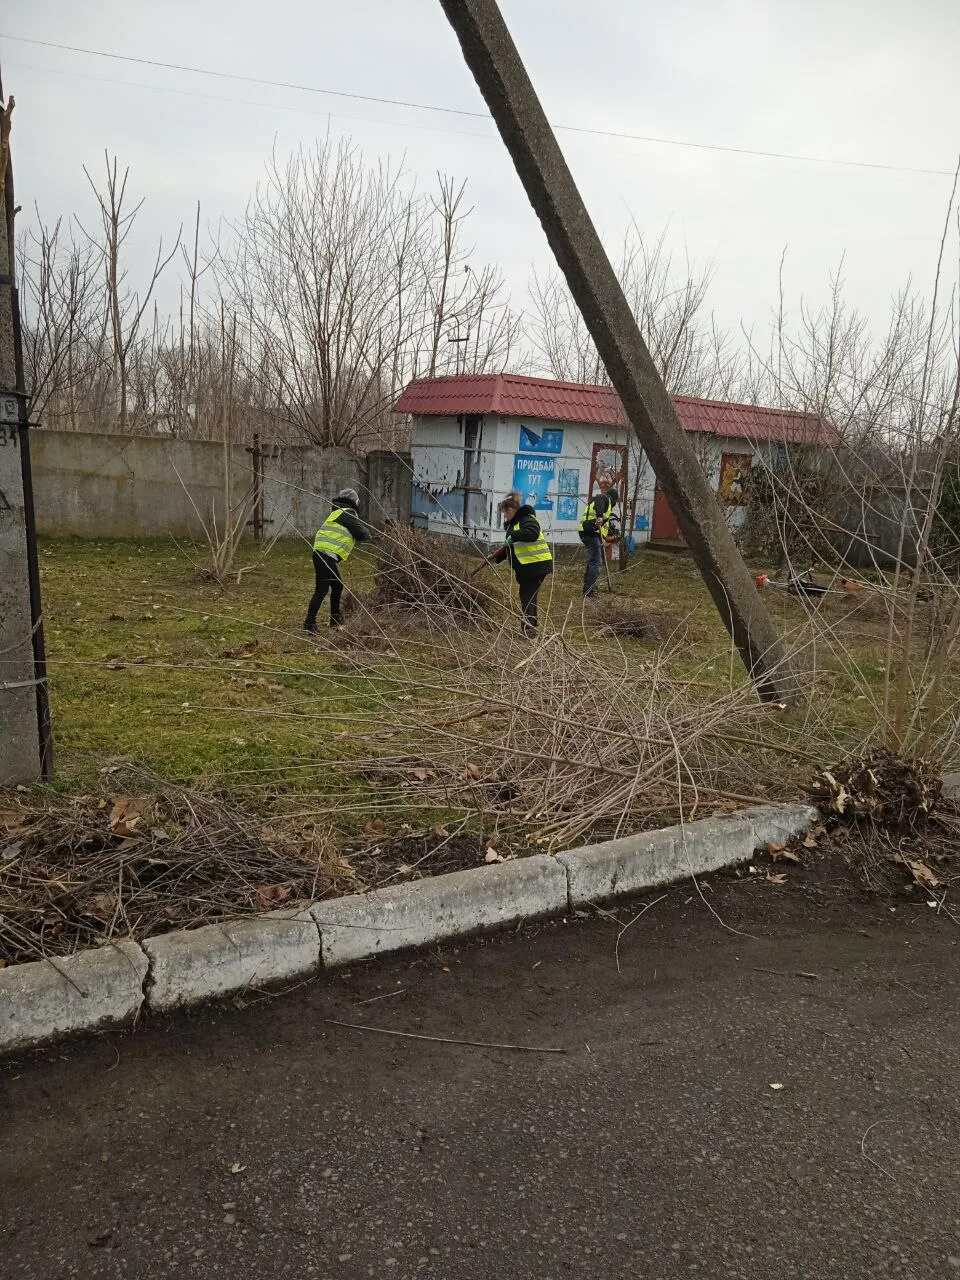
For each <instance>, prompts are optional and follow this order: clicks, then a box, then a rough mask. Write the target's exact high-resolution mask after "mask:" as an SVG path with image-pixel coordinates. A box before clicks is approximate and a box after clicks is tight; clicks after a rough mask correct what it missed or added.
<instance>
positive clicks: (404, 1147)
mask: <svg viewBox="0 0 960 1280" xmlns="http://www.w3.org/2000/svg"><path fill="white" fill-rule="evenodd" d="M705 892H706V896H707V898H708V899H709V900H710V901H711V903H712V904H713V905H714V906H715V907H716V909H717V910H718V911H719V913H720V915H721V916H722V917H723V919H724V921H725V923H726V924H727V925H731V926H733V927H734V928H737V929H740V930H742V931H744V932H747V933H751V934H754V935H756V936H755V937H747V936H743V933H733V932H731V931H730V929H728V928H724V927H721V925H720V924H719V923H718V922H717V920H716V919H715V918H714V916H713V915H711V914H710V913H709V912H708V911H706V910H705V908H704V906H703V904H702V903H701V901H700V899H699V897H697V896H696V895H695V894H692V893H691V891H690V890H689V889H687V888H682V889H677V890H674V891H673V892H672V893H671V894H670V895H669V897H667V898H666V899H665V900H664V901H661V902H658V903H656V905H654V906H652V907H651V908H650V909H649V910H648V911H647V912H646V913H645V914H644V915H643V917H642V918H641V919H639V920H637V921H636V923H635V924H634V925H633V926H632V927H631V928H630V929H629V930H628V931H627V932H626V933H625V934H624V935H623V937H622V939H621V943H620V954H619V959H620V966H621V970H622V971H621V972H618V970H617V963H616V957H615V942H616V938H617V932H618V926H617V925H616V924H615V923H614V922H613V921H612V920H610V919H606V918H590V919H576V920H571V921H570V922H568V923H566V924H560V923H556V924H551V925H545V926H543V927H542V928H540V929H536V930H527V931H524V932H522V933H519V934H515V935H511V936H507V937H498V938H495V939H489V940H486V941H481V942H476V943H472V944H469V945H465V946H461V947H459V948H457V949H452V948H451V949H446V950H444V951H443V952H438V953H435V954H431V955H421V956H418V957H414V958H410V957H405V958H402V959H399V960H395V961H392V962H379V963H376V964H370V965H367V966H364V967H359V968H356V969H354V970H352V971H349V972H347V973H344V974H342V975H340V976H337V977H335V978H332V979H327V980H323V981H319V982H316V983H312V984H310V985H307V986H304V987H302V988H300V989H298V990H297V991H295V992H292V993H288V994H286V995H285V996H283V997H282V998H279V999H273V1000H262V1001H261V1000H256V1001H251V1002H250V1003H248V1004H247V1006H246V1007H244V1008H242V1009H238V1008H236V1007H229V1008H219V1009H215V1010H200V1011H197V1012H195V1013H193V1014H192V1015H189V1016H180V1017H176V1018H171V1019H169V1020H166V1021H162V1022H159V1021H157V1022H153V1023H151V1024H150V1025H148V1026H145V1027H142V1028H141V1029H139V1030H138V1031H137V1032H136V1033H123V1034H116V1033H115V1034H108V1035H104V1036H101V1037H98V1038H96V1039H93V1040H87V1041H84V1042H77V1043H74V1044H71V1045H68V1046H65V1047H61V1048H59V1049H57V1050H51V1051H49V1052H47V1053H44V1054H39V1055H36V1056H34V1057H32V1058H30V1059H27V1060H22V1061H20V1062H16V1063H6V1064H4V1065H3V1066H2V1068H0V1117H2V1135H0V1188H2V1196H0V1275H2V1276H3V1277H4V1278H5V1280H34V1278H36V1280H54V1278H56V1280H60V1278H61V1277H73V1276H83V1277H87V1276H90V1277H134V1278H136V1280H154V1278H157V1280H159V1278H160V1277H164V1278H167V1277H177V1278H178V1280H180V1278H182V1277H194V1276H196V1277H220V1276H231V1277H236V1276H240V1277H242V1278H243V1280H258V1278H260V1277H298V1276H318V1277H338V1278H343V1280H353V1278H354V1277H369V1276H374V1277H397V1278H398V1280H399V1278H400V1277H412V1276H421V1275H422V1276H435V1277H444V1278H455V1280H460V1278H463V1280H472V1278H473V1277H477V1280H479V1278H481V1277H483V1278H484V1280H487V1278H488V1277H497V1278H498V1280H500V1278H510V1277H564V1278H572V1280H579V1278H580V1277H583V1278H586V1277H590V1278H591V1280H595V1278H596V1277H631V1278H633V1277H651V1278H653V1280H672V1278H673V1277H681V1276H682V1277H689V1276H704V1277H711V1278H713V1277H743V1278H744V1280H763V1278H765V1277H771V1278H772V1277H776V1278H777V1280H785V1278H787V1277H803V1278H804V1280H834V1278H835V1280H859V1277H864V1278H865V1277H870V1278H871V1280H875V1278H876V1277H887V1276H897V1277H912V1278H913V1280H932V1278H933V1280H935V1278H936V1277H945V1278H946V1277H954V1276H957V1277H960V1179H958V1155H960V1114H958V1104H957V1092H958V1090H957V1082H958V1080H960V1022H958V1012H960V1009H958V1005H960V983H958V981H957V979H958V942H960V928H958V926H957V925H956V924H955V923H954V922H953V921H952V920H949V919H947V918H946V917H945V916H943V915H940V916H938V915H936V913H935V912H933V911H930V910H929V909H928V908H927V907H926V906H925V905H924V904H923V903H922V902H921V903H919V904H918V905H916V906H910V907H904V906H903V905H901V906H898V909H897V911H895V912H891V911H890V910H889V907H888V905H887V904H886V903H884V902H869V903H868V902H864V901H860V900H857V901H851V900H849V899H847V898H844V897H843V896H840V897H837V896H836V895H835V894H834V892H833V890H832V889H831V887H830V885H829V884H821V885H820V887H815V888H811V889H809V890H805V891H802V890H799V889H789V888H787V889H783V888H780V887H779V886H772V885H769V884H765V883H764V884H759V883H756V882H753V883H750V884H748V885H744V884H742V883H733V882H726V881H721V880H716V881H715V882H714V883H713V885H711V886H709V887H708V888H707V889H706V891H705ZM640 905H642V903H641V904H640ZM621 919H622V920H624V921H625V920H627V919H629V915H628V914H626V913H621ZM804 975H814V976H804ZM377 997H382V998H377ZM331 1018H333V1019H341V1020H345V1021H351V1022H364V1023H367V1024H371V1025H374V1026H378V1027H385V1028H392V1029H397V1030H405V1031H411V1032H418V1033H420V1034H425V1035H434V1036H441V1035H445V1036H452V1037H461V1038H468V1039H474V1040H487V1041H499V1042H504V1041H506V1042H510V1043H515V1044H524V1045H528V1046H538V1047H541V1048H562V1049H564V1050H565V1051H566V1052H564V1053H559V1054H557V1053H541V1052H529V1053H519V1052H509V1051H505V1050H494V1049H478V1048H470V1047H464V1046H458V1045H451V1044H439V1043H433V1042H430V1041H421V1040H409V1039H401V1038H394V1037H388V1036H383V1035H379V1034H374V1033H370V1032H357V1031H352V1030H347V1029H345V1028H341V1027H335V1026H331V1025H329V1024H328V1023H327V1021H326V1019H331Z"/></svg>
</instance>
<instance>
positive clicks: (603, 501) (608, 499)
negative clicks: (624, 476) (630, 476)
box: [580, 489, 620, 542]
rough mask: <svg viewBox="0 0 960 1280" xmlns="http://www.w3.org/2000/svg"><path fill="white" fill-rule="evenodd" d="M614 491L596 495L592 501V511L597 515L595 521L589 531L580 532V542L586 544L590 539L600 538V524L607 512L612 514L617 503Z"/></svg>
mask: <svg viewBox="0 0 960 1280" xmlns="http://www.w3.org/2000/svg"><path fill="white" fill-rule="evenodd" d="M619 500H620V499H619V497H618V495H617V491H616V489H609V490H608V491H607V492H606V493H598V494H596V495H595V496H594V499H593V509H594V511H595V512H596V513H597V519H596V521H595V522H594V526H593V529H592V530H591V531H584V530H581V531H580V541H581V542H587V541H589V539H590V538H599V537H600V524H601V523H602V521H603V517H604V516H605V515H606V514H607V512H611V513H612V512H613V511H614V509H615V507H616V505H617V503H618V502H619Z"/></svg>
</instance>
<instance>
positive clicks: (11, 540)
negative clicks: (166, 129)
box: [0, 84, 50, 786]
mask: <svg viewBox="0 0 960 1280" xmlns="http://www.w3.org/2000/svg"><path fill="white" fill-rule="evenodd" d="M12 108H13V99H11V100H10V104H9V105H8V106H7V105H5V104H4V99H3V88H2V84H0V112H2V113H3V129H2V134H0V181H2V184H3V193H2V194H3V200H2V202H0V209H2V211H3V216H2V217H0V786H7V785H10V784H11V783H18V782H32V781H34V780H35V779H36V778H37V777H38V776H39V775H40V773H41V771H43V772H44V773H46V772H48V770H49V760H50V756H49V745H50V737H49V717H48V711H47V707H48V703H47V697H46V680H45V677H46V670H45V665H44V657H43V633H42V630H41V626H40V583H39V574H38V572H37V563H36V545H35V541H34V537H33V533H34V529H33V506H32V491H31V486H30V455H29V439H28V436H27V396H26V387H25V385H24V374H23V350H22V344H21V341H20V315H19V308H18V303H17V290H16V280H15V278H14V266H15V258H14V234H13V221H14V208H15V206H14V201H13V167H12V163H11V160H10V149H9V137H10V114H11V112H12Z"/></svg>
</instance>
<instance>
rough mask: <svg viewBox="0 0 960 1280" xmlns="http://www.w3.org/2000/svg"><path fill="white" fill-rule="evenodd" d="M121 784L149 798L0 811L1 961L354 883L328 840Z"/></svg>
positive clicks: (143, 781)
mask: <svg viewBox="0 0 960 1280" xmlns="http://www.w3.org/2000/svg"><path fill="white" fill-rule="evenodd" d="M113 781H115V779H114V780H113ZM123 782H124V783H125V784H126V785H128V786H129V785H130V784H131V783H133V784H134V786H139V787H140V788H141V789H144V790H145V788H146V786H150V787H151V788H152V791H151V794H139V795H138V794H119V793H117V792H114V793H112V794H111V795H110V796H109V797H108V798H103V797H99V798H98V797H95V796H93V797H91V796H86V797H80V798H78V799H76V800H75V801H73V802H72V803H70V804H68V805H64V806H61V807H57V806H56V805H53V804H51V805H50V806H48V807H46V808H35V807H25V806H16V807H8V808H5V809H3V810H0V964H2V963H15V962H21V961H28V960H36V959H38V958H40V957H41V956H43V955H48V954H52V955H65V954H70V953H71V952H73V951H75V950H78V949H80V948H83V947H89V946H95V945H97V944H100V943H104V942H107V941H109V940H110V939H119V938H127V937H137V938H144V937H149V936H150V935H151V934H154V933H158V932H161V931H163V930H165V929H172V928H185V927H189V926H193V925H199V924H211V923H213V922H215V921H218V920H225V919H230V918H232V917H235V916H238V915H248V914H251V913H253V912H256V911H267V910H272V909H274V908H276V907H281V906H293V905H294V904H296V903H297V902H301V901H307V900H310V899H313V898H317V897H322V896H323V895H324V894H326V893H331V892H337V891H343V890H344V888H347V887H349V888H352V887H353V885H352V881H351V878H350V877H351V872H350V868H349V866H348V865H347V864H345V863H344V862H343V861H342V860H340V859H339V858H337V857H336V855H334V854H333V853H332V851H331V850H330V848H329V847H328V845H327V843H326V841H325V839H324V838H323V836H322V834H320V833H316V832H315V833H309V834H307V835H305V836H304V837H303V838H300V839H297V840H293V839H289V838H287V837H286V836H285V835H283V834H281V833H280V832H278V831H275V830H271V829H270V828H269V827H267V826H265V825H264V823H263V820H262V819H260V818H258V817H256V816H255V815H253V814H251V813H249V812H247V811H245V810H243V809H241V808H240V807H238V806H237V805H236V804H235V803H233V802H227V801H225V800H224V799H223V798H221V797H219V796H217V795H214V794H210V793H199V792H196V791H188V790H185V789H183V788H180V787H175V786H172V785H170V784H167V783H158V780H157V779H156V778H152V777H149V776H148V775H144V774H142V773H139V771H138V772H136V773H133V772H131V774H130V775H128V776H125V777H124V778H123Z"/></svg>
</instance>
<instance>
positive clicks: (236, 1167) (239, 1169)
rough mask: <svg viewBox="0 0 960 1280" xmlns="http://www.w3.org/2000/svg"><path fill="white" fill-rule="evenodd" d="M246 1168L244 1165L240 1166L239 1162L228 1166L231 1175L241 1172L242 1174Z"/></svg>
mask: <svg viewBox="0 0 960 1280" xmlns="http://www.w3.org/2000/svg"><path fill="white" fill-rule="evenodd" d="M246 1167H247V1166H246V1165H245V1164H240V1163H239V1162H236V1163H234V1164H232V1165H231V1166H230V1172H231V1173H243V1172H244V1170H245V1169H246Z"/></svg>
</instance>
